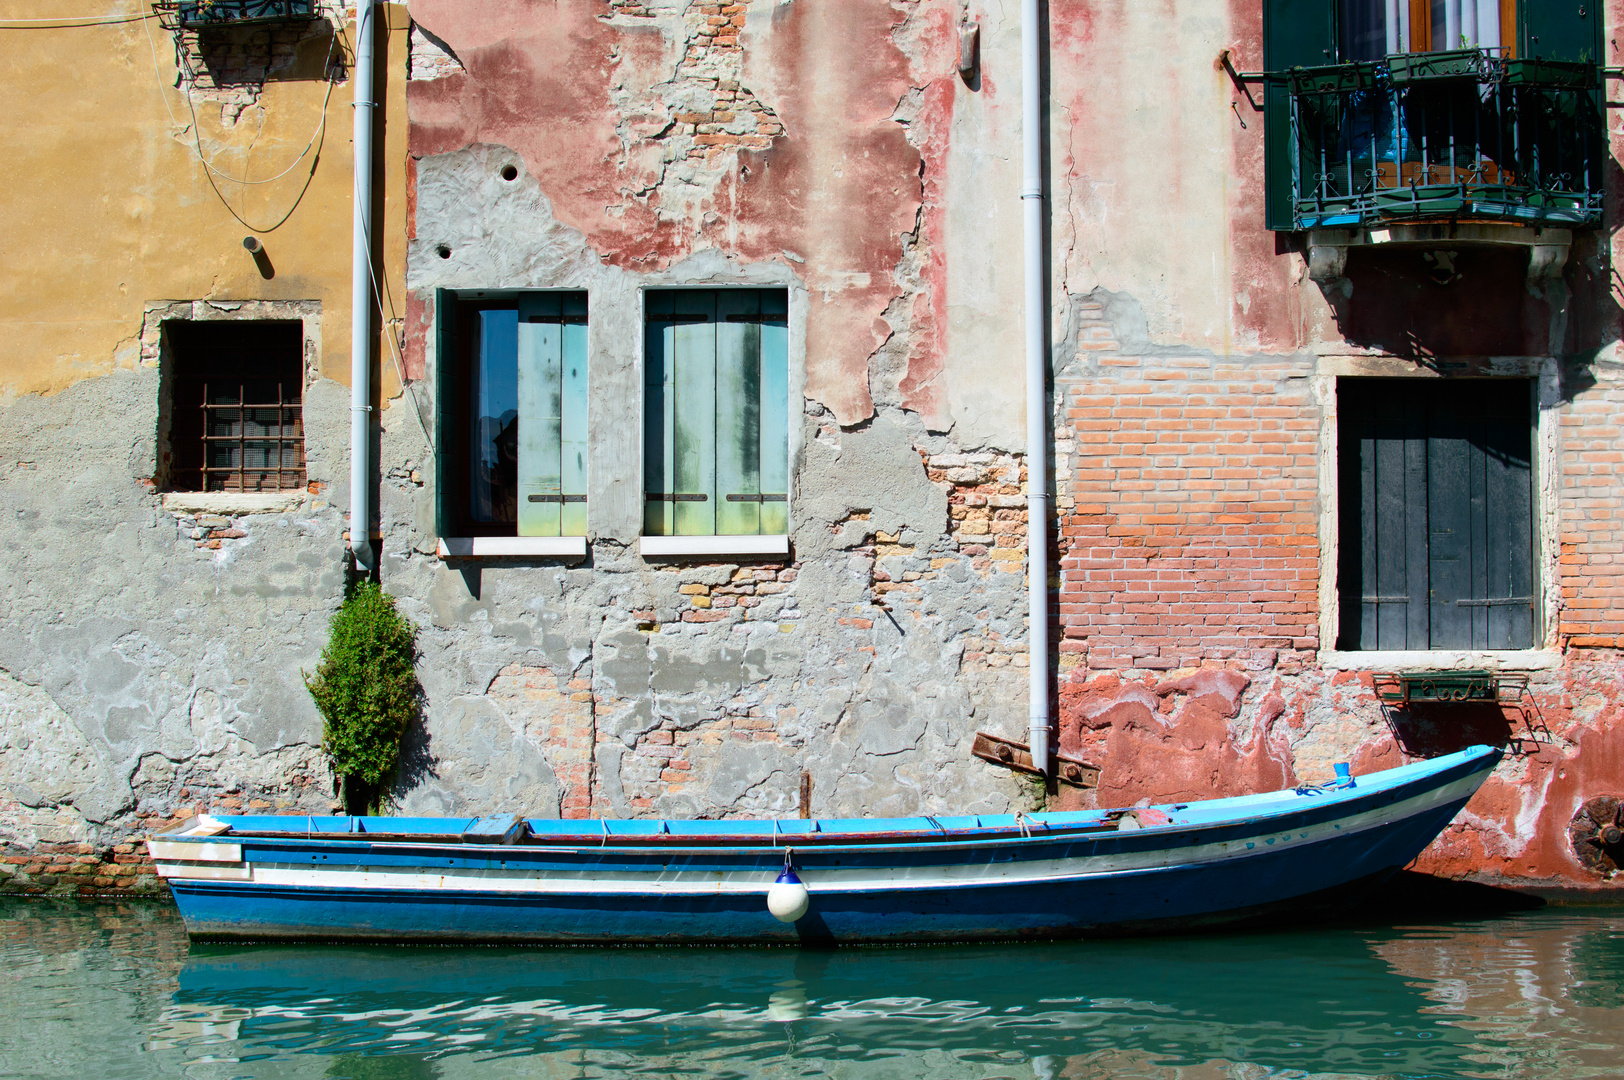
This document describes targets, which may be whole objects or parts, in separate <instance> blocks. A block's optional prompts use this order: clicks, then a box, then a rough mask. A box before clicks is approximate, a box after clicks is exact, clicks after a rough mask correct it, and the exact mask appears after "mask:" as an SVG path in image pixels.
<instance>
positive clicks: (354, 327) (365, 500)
mask: <svg viewBox="0 0 1624 1080" xmlns="http://www.w3.org/2000/svg"><path fill="white" fill-rule="evenodd" d="M376 12H377V7H376V5H375V3H374V0H356V4H355V31H356V33H355V37H356V40H355V70H353V71H351V72H350V79H351V81H352V82H353V83H354V85H355V191H354V206H355V232H354V236H353V238H352V241H351V243H352V244H353V249H352V251H351V263H350V553H351V554H352V555H354V556H355V566H356V569H357V570H363V571H365V570H371V569H372V564H373V560H374V554H373V550H372V506H371V495H372V431H371V428H372V423H371V420H372V416H371V414H372V404H371V402H372V288H371V260H372V111H373V109H374V108H376V107H377V102H375V101H373V100H372V58H373V57H372V54H373V50H374V45H375V42H376V40H377V34H376V32H375V31H376V26H375V20H374V18H373V16H374V14H375V13H376Z"/></svg>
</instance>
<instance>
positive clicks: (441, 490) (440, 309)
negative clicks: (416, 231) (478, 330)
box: [434, 289, 463, 536]
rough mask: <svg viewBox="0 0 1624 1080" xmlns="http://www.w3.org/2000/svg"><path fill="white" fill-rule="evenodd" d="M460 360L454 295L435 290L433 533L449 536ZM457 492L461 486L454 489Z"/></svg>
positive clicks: (460, 372) (446, 291) (460, 381)
mask: <svg viewBox="0 0 1624 1080" xmlns="http://www.w3.org/2000/svg"><path fill="white" fill-rule="evenodd" d="M462 381H463V380H462V364H461V356H460V354H459V353H458V350H457V294H456V293H455V292H452V291H451V290H450V289H435V290H434V442H435V446H434V531H435V532H436V533H438V534H439V535H440V536H450V535H451V522H452V520H453V519H452V515H451V507H450V504H449V503H448V501H447V500H448V499H449V497H450V492H451V489H452V486H453V485H452V484H451V483H450V480H451V477H450V475H449V465H448V464H447V459H448V456H449V455H448V454H447V452H446V449H447V448H446V442H447V440H448V439H449V437H450V435H451V433H452V432H453V431H456V430H457V425H456V420H455V419H454V417H455V415H456V409H457V404H458V401H459V400H460V399H459V398H458V396H457V392H458V388H459V387H460V386H461V385H462ZM457 489H458V491H459V492H460V491H461V490H462V489H461V485H457Z"/></svg>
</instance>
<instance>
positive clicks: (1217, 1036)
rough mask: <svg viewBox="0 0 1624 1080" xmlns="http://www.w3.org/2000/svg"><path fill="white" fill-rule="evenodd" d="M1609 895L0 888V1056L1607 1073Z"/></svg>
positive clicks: (184, 1073)
mask: <svg viewBox="0 0 1624 1080" xmlns="http://www.w3.org/2000/svg"><path fill="white" fill-rule="evenodd" d="M1621 921H1624V909H1617V908H1614V909H1589V910H1584V909H1546V910H1543V911H1536V912H1532V913H1526V914H1518V915H1510V916H1500V917H1495V918H1485V919H1477V920H1463V921H1458V922H1452V923H1441V924H1433V925H1425V926H1377V927H1374V928H1373V927H1370V926H1363V927H1351V928H1350V927H1338V928H1326V929H1319V930H1292V931H1283V932H1279V933H1272V934H1246V935H1228V936H1210V937H1189V938H1160V939H1150V940H1130V941H1106V942H1092V943H1067V944H1023V945H1007V946H945V947H935V946H933V947H920V948H854V949H843V950H838V951H834V952H803V951H800V950H796V949H706V948H671V949H647V948H628V949H588V948H557V949H553V948H538V949H498V948H422V947H410V948H408V947H398V948H395V947H367V948H355V947H303V946H301V947H222V946H203V945H196V946H189V945H188V944H187V941H186V937H185V934H184V933H183V931H182V928H181V925H180V921H179V919H178V917H177V916H176V915H175V913H174V911H173V910H172V909H170V908H168V907H166V906H163V905H159V904H156V903H152V904H102V905H88V904H71V903H52V902H35V901H24V900H10V901H0V949H3V968H0V970H3V975H0V1076H5V1077H70V1078H79V1077H85V1078H89V1077H189V1078H200V1080H201V1078H208V1080H216V1078H218V1080H226V1078H231V1077H334V1078H336V1077H352V1078H356V1080H382V1078H401V1080H407V1078H410V1080H419V1078H422V1080H428V1078H434V1077H444V1078H447V1080H450V1078H454V1077H478V1078H481V1080H487V1078H489V1080H501V1078H506V1077H545V1078H565V1077H569V1078H586V1077H608V1076H633V1075H635V1076H654V1077H696V1078H698V1077H808V1076H832V1077H851V1078H864V1080H867V1078H887V1080H890V1078H898V1080H902V1078H910V1080H911V1078H920V1080H925V1078H933V1080H934V1078H943V1077H976V1078H994V1077H1007V1078H1020V1080H1026V1078H1049V1077H1053V1078H1058V1077H1078V1078H1082V1077H1157V1078H1169V1080H1171V1078H1178V1080H1217V1078H1225V1080H1261V1078H1264V1077H1270V1078H1292V1080H1298V1078H1306V1077H1339V1078H1345V1077H1561V1078H1563V1080H1567V1078H1581V1077H1619V1076H1624V926H1621Z"/></svg>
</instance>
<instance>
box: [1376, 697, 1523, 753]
mask: <svg viewBox="0 0 1624 1080" xmlns="http://www.w3.org/2000/svg"><path fill="white" fill-rule="evenodd" d="M1383 713H1384V714H1385V715H1386V718H1387V726H1388V727H1389V728H1390V729H1391V730H1392V732H1393V738H1394V739H1396V740H1397V741H1398V745H1399V749H1401V750H1403V751H1404V754H1405V756H1406V757H1410V758H1434V757H1440V756H1442V755H1444V754H1453V753H1454V752H1455V751H1457V750H1464V749H1466V748H1467V747H1468V746H1483V745H1488V746H1499V747H1509V746H1511V745H1512V744H1513V743H1514V742H1517V741H1519V739H1520V738H1522V736H1521V735H1520V734H1519V733H1520V732H1521V731H1523V730H1524V729H1525V725H1524V718H1523V717H1522V716H1521V715H1520V714H1519V712H1518V710H1517V709H1516V708H1515V707H1508V706H1504V705H1499V704H1496V703H1494V702H1487V701H1486V702H1450V703H1448V704H1439V703H1435V702H1433V703H1424V702H1413V703H1411V704H1409V705H1403V706H1392V707H1388V708H1386V709H1384V710H1383Z"/></svg>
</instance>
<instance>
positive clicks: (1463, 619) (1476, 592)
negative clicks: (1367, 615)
mask: <svg viewBox="0 0 1624 1080" xmlns="http://www.w3.org/2000/svg"><path fill="white" fill-rule="evenodd" d="M1439 390H1440V391H1445V392H1435V393H1434V394H1433V395H1432V396H1433V399H1434V400H1433V402H1432V416H1431V423H1430V426H1429V430H1428V439H1427V478H1428V502H1429V505H1428V521H1429V524H1428V534H1429V536H1428V540H1429V552H1428V555H1429V574H1430V577H1431V597H1430V599H1431V612H1430V615H1431V636H1430V639H1429V640H1430V647H1431V648H1434V649H1526V648H1529V647H1531V646H1532V644H1533V628H1534V627H1533V484H1532V482H1531V481H1532V471H1531V469H1530V452H1531V450H1532V446H1533V441H1532V437H1531V434H1530V430H1529V429H1530V417H1529V411H1530V410H1529V388H1528V384H1527V383H1525V382H1521V381H1517V382H1488V381H1476V382H1466V383H1459V384H1455V385H1452V386H1447V387H1440V388H1439Z"/></svg>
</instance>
